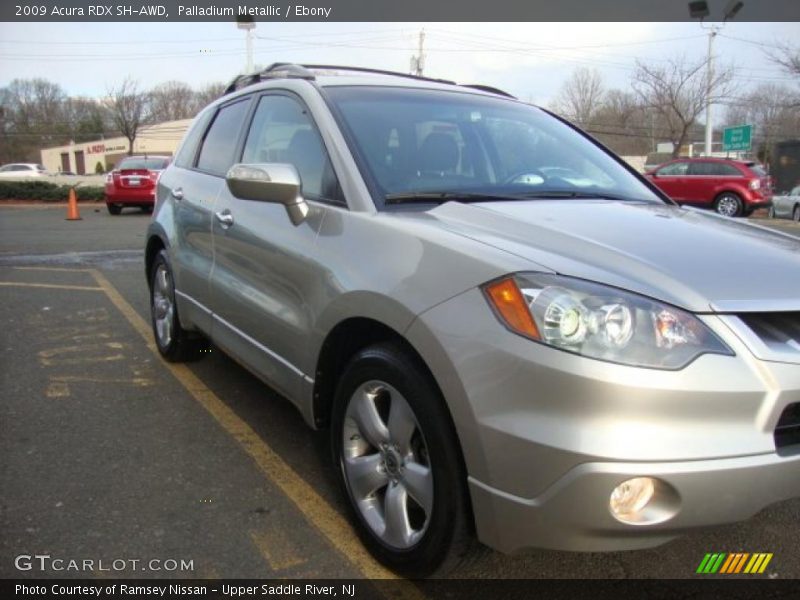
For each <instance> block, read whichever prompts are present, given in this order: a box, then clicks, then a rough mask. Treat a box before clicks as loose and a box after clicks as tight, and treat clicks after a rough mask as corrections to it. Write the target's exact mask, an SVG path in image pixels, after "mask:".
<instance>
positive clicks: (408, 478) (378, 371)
mask: <svg viewBox="0 0 800 600" xmlns="http://www.w3.org/2000/svg"><path fill="white" fill-rule="evenodd" d="M331 441H332V445H333V455H334V459H335V465H336V470H337V474H338V477H339V481H340V484H341V486H342V488H343V490H344V492H345V493H346V495H347V497H348V499H349V500H350V505H351V508H352V512H353V513H354V517H355V521H356V525H357V531H358V534H359V536H360V538H361V540H362V541H363V542H364V544H365V545H366V546H367V548H368V549H369V550H370V551H371V552H372V554H373V555H374V556H375V557H376V558H377V559H378V560H380V561H381V562H382V563H384V564H385V565H386V566H388V567H389V568H391V569H394V570H396V571H397V572H399V573H401V574H403V575H406V576H411V577H425V576H429V575H431V574H433V573H439V574H441V573H443V572H445V571H447V570H449V569H450V568H452V567H453V566H455V564H457V562H459V561H460V559H461V558H462V557H463V556H464V555H465V554H466V552H467V551H468V549H469V546H470V545H471V540H472V535H471V519H470V518H469V515H470V514H471V513H470V509H469V504H468V497H467V491H466V485H465V484H466V474H465V472H464V467H463V464H462V459H461V453H460V449H459V446H458V440H457V437H456V435H455V432H454V431H453V425H452V422H451V420H450V416H449V413H448V412H447V410H446V408H445V406H444V402H443V400H442V398H441V394H440V393H439V391H438V389H437V388H436V386H435V385H434V384H433V382H432V381H431V378H430V375H429V374H428V373H427V372H426V371H425V370H424V367H423V366H422V365H421V364H420V363H419V362H418V360H416V359H414V358H412V357H411V355H410V354H409V353H407V352H406V351H405V350H404V349H402V348H401V347H400V346H399V345H396V344H388V343H387V344H379V345H376V346H371V347H369V348H366V349H364V350H362V351H360V352H359V353H358V354H356V356H355V357H354V358H353V359H352V360H351V361H350V363H349V365H348V367H347V368H346V370H345V373H344V375H343V376H342V379H341V380H340V382H339V385H338V387H337V391H336V397H335V400H334V412H333V427H332V431H331Z"/></svg>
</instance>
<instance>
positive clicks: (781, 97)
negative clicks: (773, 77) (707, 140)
mask: <svg viewBox="0 0 800 600" xmlns="http://www.w3.org/2000/svg"><path fill="white" fill-rule="evenodd" d="M793 94H794V92H793V90H792V89H791V88H790V87H787V86H785V85H777V84H774V83H765V84H762V85H759V86H758V87H757V88H755V89H754V90H753V91H751V92H749V93H748V94H746V95H744V96H743V97H741V98H739V99H737V100H736V102H735V104H731V105H730V106H729V107H728V110H727V114H726V119H725V120H726V123H727V124H728V125H731V126H732V125H741V124H743V123H748V124H752V125H754V132H753V134H754V136H755V137H756V139H757V140H758V148H759V155H760V158H761V159H762V160H764V161H765V162H770V159H771V151H772V147H773V145H774V143H775V142H778V141H780V140H782V139H789V138H796V137H798V136H800V111H798V110H797V108H796V104H795V102H796V100H793Z"/></svg>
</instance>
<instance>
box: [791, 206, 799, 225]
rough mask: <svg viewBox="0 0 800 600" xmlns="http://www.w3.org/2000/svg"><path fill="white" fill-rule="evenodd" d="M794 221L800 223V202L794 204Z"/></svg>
mask: <svg viewBox="0 0 800 600" xmlns="http://www.w3.org/2000/svg"><path fill="white" fill-rule="evenodd" d="M792 221H794V222H795V223H800V204H795V205H794V210H792Z"/></svg>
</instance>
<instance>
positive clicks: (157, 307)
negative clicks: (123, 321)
mask: <svg viewBox="0 0 800 600" xmlns="http://www.w3.org/2000/svg"><path fill="white" fill-rule="evenodd" d="M174 315H175V305H174V303H173V301H172V289H171V283H170V275H169V271H168V270H167V267H166V265H165V264H164V263H161V264H159V265H158V267H157V268H156V272H155V276H154V277H153V320H154V323H155V326H156V336H157V337H158V343H159V345H160V346H161V347H162V348H167V347H168V346H169V345H170V343H171V342H172V324H173V319H174Z"/></svg>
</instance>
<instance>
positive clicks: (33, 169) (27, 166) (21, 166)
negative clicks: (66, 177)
mask: <svg viewBox="0 0 800 600" xmlns="http://www.w3.org/2000/svg"><path fill="white" fill-rule="evenodd" d="M46 175H49V173H48V172H47V169H45V168H44V165H37V164H36V163H10V164H7V165H3V166H2V167H0V178H2V179H25V178H28V177H44V176H46Z"/></svg>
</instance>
